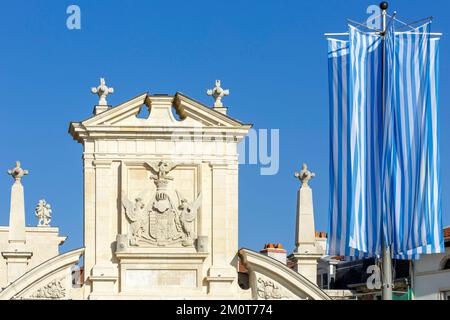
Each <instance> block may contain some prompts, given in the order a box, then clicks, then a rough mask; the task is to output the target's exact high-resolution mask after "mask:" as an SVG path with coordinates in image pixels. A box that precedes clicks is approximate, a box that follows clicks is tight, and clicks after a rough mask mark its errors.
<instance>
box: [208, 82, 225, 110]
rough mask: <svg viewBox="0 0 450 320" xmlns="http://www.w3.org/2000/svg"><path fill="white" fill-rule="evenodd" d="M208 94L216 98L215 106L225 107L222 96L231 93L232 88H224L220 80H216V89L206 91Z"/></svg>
mask: <svg viewBox="0 0 450 320" xmlns="http://www.w3.org/2000/svg"><path fill="white" fill-rule="evenodd" d="M206 93H207V94H208V96H212V97H213V98H214V100H215V102H214V108H223V104H222V98H223V97H226V96H229V95H230V90H224V89H222V88H221V87H220V80H216V86H215V87H214V89H210V90H208V91H207V92H206Z"/></svg>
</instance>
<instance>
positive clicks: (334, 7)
mask: <svg viewBox="0 0 450 320" xmlns="http://www.w3.org/2000/svg"><path fill="white" fill-rule="evenodd" d="M215 3H217V2H214V1H167V0H166V1H162V0H158V1H156V0H155V1H148V0H147V1H144V0H140V1H137V0H136V1H132V0H131V1H130V0H129V1H112V0H109V1H106V0H96V1H87V0H83V1H82V0H78V1H73V2H69V1H62V0H58V1H50V0H40V1H36V0H27V1H2V3H1V10H0V39H2V45H1V47H0V48H1V50H0V97H1V100H0V101H1V107H0V108H1V109H0V110H1V114H2V116H1V117H0V137H1V138H0V150H2V156H1V157H0V172H4V174H1V175H0V224H1V225H6V224H7V223H8V216H9V197H10V191H9V190H10V186H11V183H12V179H11V178H10V177H8V176H7V175H6V170H7V169H10V168H12V167H14V162H15V161H16V160H21V161H22V163H23V167H24V168H25V169H29V170H30V171H31V174H30V175H29V176H27V177H25V178H24V185H25V192H26V208H27V224H29V225H35V224H36V222H37V221H36V219H35V217H34V206H35V205H36V203H37V202H38V200H39V199H41V198H45V199H47V200H48V202H50V203H51V204H52V206H53V210H54V218H53V225H56V226H59V227H60V229H61V233H62V234H64V235H69V239H68V241H67V243H66V244H65V245H64V247H63V248H62V250H63V251H68V250H70V249H74V248H77V247H81V246H82V229H83V222H82V192H83V184H82V162H81V153H82V148H81V145H78V144H77V143H76V142H75V141H72V138H71V137H70V136H69V134H68V133H67V129H68V126H69V122H70V121H79V120H83V119H86V118H88V117H89V116H90V115H91V112H92V108H93V106H94V104H95V103H96V102H97V99H96V97H95V96H93V95H92V94H91V93H90V87H92V86H94V85H97V84H98V80H99V77H100V76H105V77H106V79H107V83H108V84H111V85H112V86H113V87H114V88H115V90H116V93H115V94H114V95H112V96H110V98H109V102H110V103H111V104H113V105H117V104H119V103H121V102H123V101H126V100H128V99H129V98H132V97H134V96H136V95H137V94H140V93H142V92H145V91H149V92H150V93H168V94H173V93H175V92H176V91H181V92H183V93H185V94H187V95H188V96H191V97H193V98H195V99H197V100H199V101H202V102H204V103H206V104H208V105H211V104H212V100H211V98H210V97H207V96H206V94H205V90H206V89H208V88H211V87H212V86H213V84H214V80H215V79H221V80H222V84H223V87H225V88H229V89H230V90H231V95H230V96H229V97H227V98H225V99H224V102H225V103H226V105H228V106H229V107H230V108H229V114H230V115H231V116H233V117H235V118H237V119H240V120H242V121H244V122H247V123H254V124H255V128H257V129H259V128H263V129H279V130H280V170H279V173H278V174H277V175H275V176H261V175H260V167H259V166H257V165H253V166H252V165H243V166H241V168H240V190H239V205H240V212H239V215H240V218H239V230H240V231H239V236H240V239H239V242H240V246H242V247H249V248H252V249H256V250H258V249H260V248H262V247H263V245H264V243H267V242H277V243H278V242H280V243H283V244H284V246H285V247H287V248H288V249H289V250H291V249H292V248H293V246H294V232H295V207H296V190H297V188H298V186H299V183H298V181H296V179H294V177H293V174H294V172H295V171H298V170H299V169H300V166H301V163H302V162H307V163H308V164H309V166H310V168H311V170H312V171H314V172H315V173H316V174H317V177H316V178H315V179H314V180H313V181H312V182H311V186H312V187H313V191H314V201H315V202H314V205H315V214H316V229H317V230H326V229H327V216H328V213H327V209H328V193H329V191H328V189H329V187H328V165H329V161H328V154H329V152H328V143H329V142H328V91H327V90H328V79H327V55H326V53H327V52H326V49H327V45H326V41H325V39H324V37H323V33H325V32H330V31H333V32H339V31H345V29H346V24H345V22H346V21H345V18H352V19H353V20H358V21H364V20H365V19H367V17H368V15H367V14H366V9H367V7H368V6H369V5H370V4H377V2H375V1H373V2H371V1H361V0H358V1H356V0H352V1H349V0H345V1H337V0H334V1H333V0H322V1H320V2H318V1H298V0H296V1H290V0H289V1H287V0H285V1H275V0H271V1H262V0H259V1H253V0H251V1H250V0H248V1H223V2H221V3H219V4H215ZM70 4H76V5H78V6H79V7H80V8H81V19H82V20H81V30H68V29H67V28H66V19H67V17H68V15H67V14H66V8H67V7H68V6H69V5H70ZM390 4H391V9H392V10H397V11H398V18H400V19H403V20H407V21H414V20H418V19H420V18H423V17H427V16H431V15H432V16H434V17H435V20H434V23H433V31H441V32H444V33H445V34H450V13H449V12H450V11H449V10H450V3H449V2H448V1H447V0H440V1H438V0H433V1H428V2H426V5H425V2H424V1H423V0H421V1H416V0H397V1H390ZM449 49H450V44H449V41H448V40H447V37H446V36H444V38H443V41H442V47H441V77H440V79H441V82H440V88H441V97H440V99H441V120H440V121H441V157H442V159H441V162H442V184H443V216H444V225H450V214H449V210H450V197H449V196H448V195H449V192H450V168H449V166H447V165H446V164H447V163H449V161H450V150H449V148H448V145H449V138H450V127H448V126H445V123H446V122H447V121H446V120H447V119H449V115H450V114H449V113H450V111H449V108H447V106H448V105H449V103H450V92H449V90H446V88H448V87H449V86H450V72H449V71H450V70H449V69H450V59H449V57H450V56H449Z"/></svg>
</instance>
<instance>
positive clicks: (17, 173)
mask: <svg viewBox="0 0 450 320" xmlns="http://www.w3.org/2000/svg"><path fill="white" fill-rule="evenodd" d="M28 173H29V172H28V170H23V169H22V168H21V167H20V161H16V167H15V168H14V169H11V170H8V174H9V175H10V176H12V177H13V178H14V180H15V181H16V182H19V183H20V181H21V180H22V177H23V176H26V175H27V174H28Z"/></svg>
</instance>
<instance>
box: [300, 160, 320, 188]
mask: <svg viewBox="0 0 450 320" xmlns="http://www.w3.org/2000/svg"><path fill="white" fill-rule="evenodd" d="M315 176H316V174H315V173H313V172H311V171H309V170H308V166H307V165H306V163H304V164H303V165H302V170H301V171H300V172H296V173H295V177H296V178H298V179H299V180H300V181H301V182H302V187H309V185H308V183H309V181H310V180H311V179H312V178H314V177H315Z"/></svg>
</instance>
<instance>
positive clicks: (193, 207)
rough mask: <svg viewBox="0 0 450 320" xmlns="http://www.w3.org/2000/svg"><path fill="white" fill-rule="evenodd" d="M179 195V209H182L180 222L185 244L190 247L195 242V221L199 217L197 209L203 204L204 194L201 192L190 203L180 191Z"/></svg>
mask: <svg viewBox="0 0 450 320" xmlns="http://www.w3.org/2000/svg"><path fill="white" fill-rule="evenodd" d="M177 196H178V200H179V206H178V210H179V211H180V215H179V222H180V224H181V228H182V231H183V233H184V236H185V239H184V240H183V246H185V247H189V246H192V245H193V244H194V237H195V235H194V232H195V229H194V223H195V219H196V218H197V211H198V209H199V208H200V206H201V204H202V194H201V193H200V195H199V196H198V198H197V200H195V201H194V203H189V202H188V200H187V199H186V198H184V197H183V196H181V194H180V193H179V192H178V191H177Z"/></svg>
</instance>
